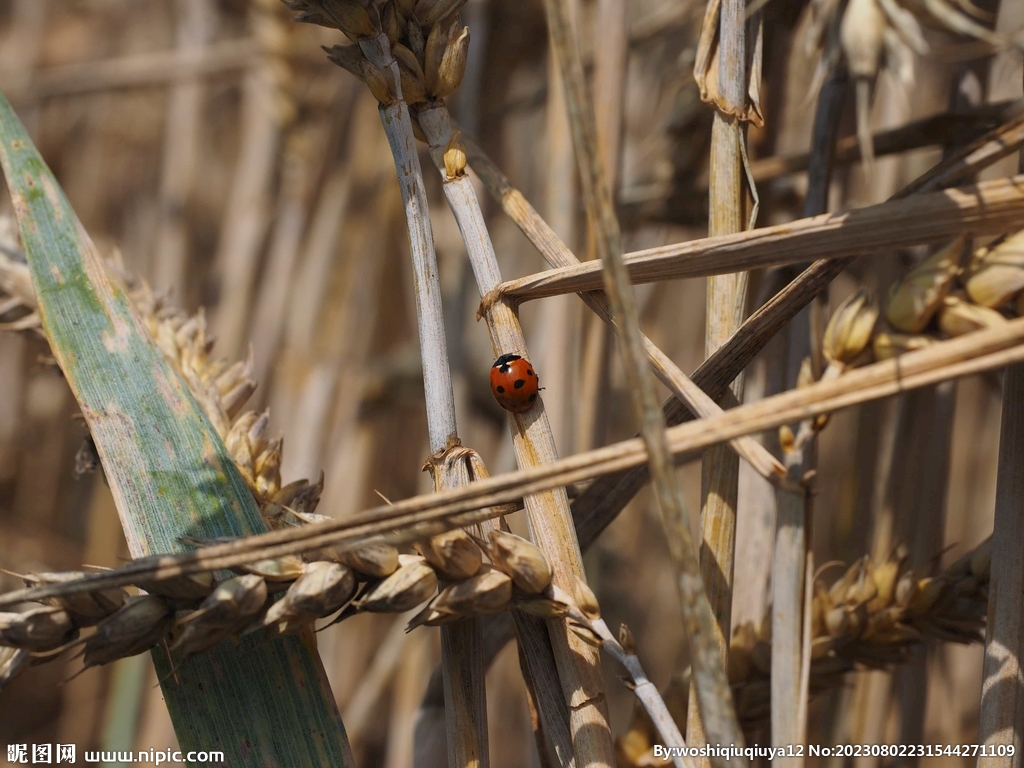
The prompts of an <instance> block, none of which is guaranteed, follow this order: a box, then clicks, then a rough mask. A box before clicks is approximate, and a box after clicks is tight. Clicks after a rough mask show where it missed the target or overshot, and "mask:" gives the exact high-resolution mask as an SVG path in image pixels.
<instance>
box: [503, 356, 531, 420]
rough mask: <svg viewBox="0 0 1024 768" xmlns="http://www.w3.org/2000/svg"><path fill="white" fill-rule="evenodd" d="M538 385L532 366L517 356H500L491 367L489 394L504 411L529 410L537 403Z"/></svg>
mask: <svg viewBox="0 0 1024 768" xmlns="http://www.w3.org/2000/svg"><path fill="white" fill-rule="evenodd" d="M539 384H540V379H539V378H538V377H537V374H536V373H535V372H534V370H533V365H531V364H530V361H529V360H527V359H526V358H524V357H521V356H519V355H502V356H501V357H499V358H498V359H497V360H495V361H494V365H492V366H491V394H492V395H494V399H495V400H497V401H498V405H500V406H501V407H502V408H504V409H505V410H506V411H511V412H512V413H523V412H525V411H528V410H530V409H531V408H532V407H533V404H534V403H536V402H537V398H538V396H539V395H538V394H537V393H538V392H539V391H540V386H539Z"/></svg>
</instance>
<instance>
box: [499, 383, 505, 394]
mask: <svg viewBox="0 0 1024 768" xmlns="http://www.w3.org/2000/svg"><path fill="white" fill-rule="evenodd" d="M504 391H505V388H504V387H503V386H501V385H500V384H499V385H498V392H504Z"/></svg>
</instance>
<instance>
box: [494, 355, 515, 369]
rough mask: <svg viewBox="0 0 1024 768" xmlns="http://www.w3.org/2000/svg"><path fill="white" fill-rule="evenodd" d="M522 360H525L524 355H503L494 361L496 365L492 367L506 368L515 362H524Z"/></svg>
mask: <svg viewBox="0 0 1024 768" xmlns="http://www.w3.org/2000/svg"><path fill="white" fill-rule="evenodd" d="M522 359H523V357H522V355H502V356H501V357H499V358H498V359H497V360H495V361H494V365H492V366H491V367H492V368H505V367H506V366H507V365H508V364H509V363H511V362H512V361H513V360H522Z"/></svg>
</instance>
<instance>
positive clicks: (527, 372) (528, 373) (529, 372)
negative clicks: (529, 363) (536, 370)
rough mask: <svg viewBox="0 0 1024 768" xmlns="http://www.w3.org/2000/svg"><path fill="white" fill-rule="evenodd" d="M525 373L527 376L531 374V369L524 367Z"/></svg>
mask: <svg viewBox="0 0 1024 768" xmlns="http://www.w3.org/2000/svg"><path fill="white" fill-rule="evenodd" d="M526 375H527V376H533V371H531V370H530V369H529V368H527V369H526Z"/></svg>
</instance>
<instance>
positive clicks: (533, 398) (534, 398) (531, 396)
mask: <svg viewBox="0 0 1024 768" xmlns="http://www.w3.org/2000/svg"><path fill="white" fill-rule="evenodd" d="M536 399H537V396H536V395H530V402H531V403H532V402H533V401H534V400H536Z"/></svg>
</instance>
